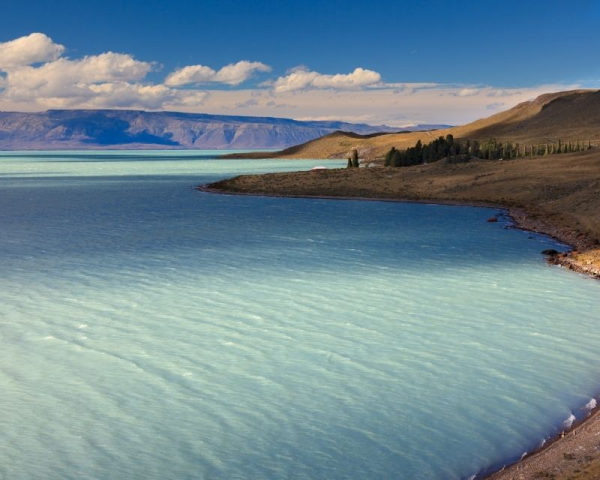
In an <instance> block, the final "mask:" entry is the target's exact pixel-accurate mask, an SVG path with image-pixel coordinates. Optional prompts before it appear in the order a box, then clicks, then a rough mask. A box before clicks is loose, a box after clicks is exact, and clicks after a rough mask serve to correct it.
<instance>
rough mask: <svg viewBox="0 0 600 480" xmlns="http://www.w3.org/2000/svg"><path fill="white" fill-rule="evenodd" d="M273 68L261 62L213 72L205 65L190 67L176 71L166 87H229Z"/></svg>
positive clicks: (235, 65)
mask: <svg viewBox="0 0 600 480" xmlns="http://www.w3.org/2000/svg"><path fill="white" fill-rule="evenodd" d="M270 71H271V67H269V66H268V65H265V64H264V63H261V62H249V61H247V60H242V61H241V62H237V63H231V64H229V65H226V66H224V67H223V68H221V69H220V70H218V71H217V70H213V69H212V68H210V67H206V66H204V65H190V66H188V67H184V68H181V69H179V70H175V71H174V72H173V73H171V74H170V75H169V76H168V77H167V79H166V80H165V85H170V86H173V87H180V86H182V85H189V84H194V83H225V84H227V85H239V84H240V83H242V82H245V81H246V80H248V79H249V78H250V77H251V76H252V75H253V74H254V73H255V72H270Z"/></svg>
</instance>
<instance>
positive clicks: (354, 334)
mask: <svg viewBox="0 0 600 480" xmlns="http://www.w3.org/2000/svg"><path fill="white" fill-rule="evenodd" d="M213 154H214V152H139V151H137V152H73V153H68V154H67V153H60V152H48V153H39V152H36V153H23V154H18V155H17V154H11V153H7V152H4V153H0V232H1V235H0V389H1V392H2V394H1V395H0V418H1V419H2V435H0V478H1V479H2V480H5V479H6V480H8V479H21V478H27V479H79V478H94V479H102V480H104V479H106V480H108V479H113V478H128V479H166V478H173V479H175V478H176V479H192V478H227V479H250V478H252V479H284V478H293V479H303V478H304V479H321V478H328V479H347V478H353V479H364V478H369V479H388V478H401V479H417V478H427V479H452V478H456V479H459V478H468V477H469V476H471V475H474V474H476V473H477V472H479V471H481V470H483V469H486V468H488V467H489V466H490V465H494V464H498V463H499V462H500V463H501V462H503V461H506V460H508V459H518V458H519V457H520V456H521V455H522V453H523V452H525V451H527V450H531V449H533V448H535V447H537V446H538V445H539V444H540V443H541V442H542V440H543V439H544V438H547V437H548V436H550V435H553V434H556V433H557V432H558V431H559V429H560V428H561V424H562V422H564V421H565V420H567V419H568V418H570V416H571V415H572V414H574V415H575V416H577V417H582V416H585V413H586V411H585V408H584V407H585V405H586V404H590V400H591V399H592V397H593V396H595V395H596V394H597V393H599V392H598V390H599V388H598V387H599V385H600V381H599V379H600V333H599V332H598V329H597V323H598V321H599V320H600V313H599V312H600V282H598V281H594V280H590V279H587V278H585V277H582V276H580V275H576V274H573V273H571V272H568V271H564V270H562V269H560V268H558V267H553V266H548V265H547V264H546V263H545V261H544V258H543V257H542V256H541V255H540V254H539V252H540V251H541V250H543V249H546V248H557V245H556V244H555V243H554V242H553V241H552V240H550V239H547V238H545V237H542V236H538V235H532V234H529V233H526V232H522V231H519V230H514V229H506V228H504V225H503V224H502V222H499V223H487V222H486V221H485V220H486V219H487V218H488V217H490V216H491V214H492V213H493V211H490V210H489V209H483V208H466V207H451V206H440V205H419V204H404V203H390V202H361V201H335V200H318V199H286V198H266V197H250V196H230V195H214V194H208V193H202V192H198V191H196V190H195V189H194V187H195V186H196V185H198V184H203V183H208V182H212V181H216V180H218V179H222V178H226V177H229V176H233V175H237V174H242V173H259V172H275V171H295V170H300V169H310V168H311V167H312V166H314V165H320V164H324V161H322V160H318V161H289V160H286V161H273V160H268V161H260V160H257V161H220V160H215V159H211V155H213ZM344 163H345V162H334V161H328V162H327V163H326V164H327V165H329V166H336V165H337V166H342V165H343V164H344ZM559 248H560V247H559Z"/></svg>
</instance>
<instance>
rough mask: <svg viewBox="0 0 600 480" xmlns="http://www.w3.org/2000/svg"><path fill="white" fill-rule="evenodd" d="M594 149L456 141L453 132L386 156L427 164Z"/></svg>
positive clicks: (400, 162) (400, 163) (394, 163)
mask: <svg viewBox="0 0 600 480" xmlns="http://www.w3.org/2000/svg"><path fill="white" fill-rule="evenodd" d="M590 148H592V143H591V141H590V140H588V141H587V144H586V143H585V142H580V141H577V142H563V141H562V140H558V142H557V143H545V144H541V143H540V144H537V145H520V144H518V143H512V142H499V141H496V140H494V139H491V140H488V141H487V142H482V143H480V142H478V141H477V140H455V139H454V137H453V136H452V135H447V136H446V137H438V138H436V139H435V140H433V141H432V142H430V143H428V144H427V145H423V144H422V143H421V140H419V141H418V142H417V144H416V145H415V146H414V147H410V148H407V149H406V150H397V149H396V148H395V147H392V148H391V150H389V151H388V152H387V154H386V155H385V166H386V167H409V166H411V165H421V164H424V163H432V162H437V161H438V160H441V159H443V158H446V159H448V160H449V161H450V162H452V161H455V160H461V159H469V158H473V157H477V158H482V159H488V160H499V159H503V158H506V159H510V158H524V157H535V156H539V155H553V154H558V153H571V152H580V151H583V150H588V149H590Z"/></svg>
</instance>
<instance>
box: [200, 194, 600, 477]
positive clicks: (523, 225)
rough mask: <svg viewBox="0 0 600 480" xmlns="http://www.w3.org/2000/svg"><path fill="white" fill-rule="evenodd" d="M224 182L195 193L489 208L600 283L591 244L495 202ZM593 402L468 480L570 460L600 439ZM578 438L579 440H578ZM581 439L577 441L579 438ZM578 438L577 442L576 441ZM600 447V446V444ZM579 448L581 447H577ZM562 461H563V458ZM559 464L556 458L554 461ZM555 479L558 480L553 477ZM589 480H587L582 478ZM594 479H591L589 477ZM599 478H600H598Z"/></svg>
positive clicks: (599, 408) (599, 410)
mask: <svg viewBox="0 0 600 480" xmlns="http://www.w3.org/2000/svg"><path fill="white" fill-rule="evenodd" d="M219 183H221V182H216V183H210V184H205V185H198V186H196V190H199V191H201V192H205V193H210V194H217V195H240V196H253V197H272V198H307V199H322V200H359V201H369V202H394V203H420V204H429V205H451V206H456V207H479V208H490V209H493V210H496V211H500V212H501V213H500V214H499V215H502V216H505V217H506V218H507V219H508V220H509V222H510V223H509V224H508V225H507V227H506V228H516V229H519V230H523V231H526V232H532V233H536V234H540V235H544V236H547V237H549V238H551V239H553V240H554V241H555V242H557V243H561V244H563V245H565V246H567V247H568V248H569V251H567V252H566V253H558V254H556V255H549V256H547V262H548V263H550V264H554V265H558V266H560V267H564V268H567V269H569V270H572V271H573V272H575V273H578V274H581V275H585V276H588V277H590V278H593V279H600V268H598V267H596V266H593V265H592V266H589V265H585V264H583V263H582V262H580V261H578V259H577V258H576V257H574V255H573V253H574V252H575V253H576V250H575V249H576V248H578V247H582V246H583V247H584V248H585V245H586V244H587V243H588V241H587V239H583V240H582V241H581V242H578V241H576V240H575V241H574V239H573V238H565V235H564V234H561V233H562V229H561V228H560V227H555V226H552V225H550V224H545V223H544V222H540V221H539V220H538V221H536V220H534V219H532V218H530V217H529V216H528V215H527V212H526V211H525V210H524V209H521V208H517V207H511V206H506V205H502V204H497V203H494V202H489V203H488V202H468V201H454V200H439V201H438V200H434V199H423V200H418V199H401V198H378V197H360V196H336V195H298V194H282V193H272V192H258V191H257V192H240V191H235V190H230V189H227V188H223V187H222V184H221V185H220V186H219V187H216V186H215V185H216V184H219ZM592 400H594V401H595V402H596V404H595V406H594V407H593V408H591V409H590V410H589V413H588V415H587V416H586V417H585V418H582V419H578V420H575V421H574V422H573V424H572V425H571V426H570V427H569V428H566V429H563V430H562V431H561V432H560V433H558V434H556V435H554V436H551V437H550V438H548V439H545V440H544V442H543V444H542V445H541V446H540V447H538V448H537V449H534V450H532V451H531V452H526V453H525V454H524V455H523V456H521V458H520V459H518V460H516V461H515V460H507V461H506V462H498V463H496V464H493V465H490V466H489V467H488V468H486V469H485V470H483V471H480V472H478V473H477V474H475V476H472V477H470V479H469V480H485V479H487V480H526V479H530V478H532V479H533V478H543V477H538V476H537V475H538V474H539V473H540V472H539V471H538V470H539V469H540V468H541V466H542V465H546V464H547V458H545V457H547V456H554V457H557V456H558V459H559V460H560V461H564V459H566V458H568V457H566V456H565V455H567V456H568V455H569V453H565V452H563V450H564V449H565V448H569V447H571V445H570V444H572V443H573V441H575V442H579V443H581V439H582V437H583V436H585V434H586V433H587V434H588V436H589V435H590V430H594V432H593V433H591V435H593V436H600V396H599V397H598V398H597V397H594V398H593V399H592ZM578 435H579V436H578ZM577 436H578V437H577ZM576 437H577V438H576ZM599 445H600V444H599ZM578 446H579V445H578ZM561 453H562V454H563V457H562V458H561V457H560V454H561ZM555 460H556V458H555ZM532 468H533V469H538V470H536V472H529V473H527V472H526V471H525V470H528V469H529V470H530V469H532ZM551 478H556V477H551ZM582 478H586V477H582ZM590 478H592V477H590ZM598 478H600V477H598Z"/></svg>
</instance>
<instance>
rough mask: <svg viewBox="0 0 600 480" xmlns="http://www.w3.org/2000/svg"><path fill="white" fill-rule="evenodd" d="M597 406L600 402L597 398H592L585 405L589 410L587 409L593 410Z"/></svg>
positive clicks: (585, 408)
mask: <svg viewBox="0 0 600 480" xmlns="http://www.w3.org/2000/svg"><path fill="white" fill-rule="evenodd" d="M597 406H598V402H597V401H596V399H595V398H592V399H591V400H590V401H589V402H588V403H586V404H585V407H583V409H584V410H587V411H592V410H593V409H594V408H596V407H597Z"/></svg>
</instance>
